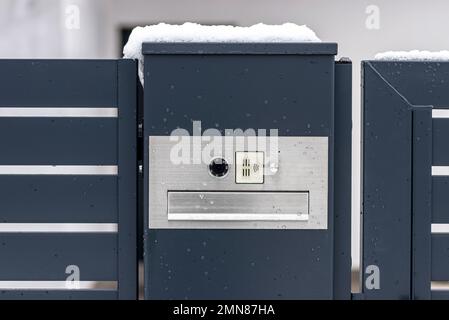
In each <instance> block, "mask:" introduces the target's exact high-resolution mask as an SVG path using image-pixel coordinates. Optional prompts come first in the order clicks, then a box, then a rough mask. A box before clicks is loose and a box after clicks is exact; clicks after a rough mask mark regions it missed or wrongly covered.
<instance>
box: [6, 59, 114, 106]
mask: <svg viewBox="0 0 449 320" xmlns="http://www.w3.org/2000/svg"><path fill="white" fill-rule="evenodd" d="M0 88H1V89H0V92H1V94H0V106H6V107H15V106H17V107H64V106H68V107H89V106H92V107H115V106H117V67H116V61H114V60H7V59H6V60H1V61H0Z"/></svg>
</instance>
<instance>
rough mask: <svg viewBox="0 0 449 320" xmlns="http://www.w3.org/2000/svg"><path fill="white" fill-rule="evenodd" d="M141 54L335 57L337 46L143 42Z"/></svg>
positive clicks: (310, 43)
mask: <svg viewBox="0 0 449 320" xmlns="http://www.w3.org/2000/svg"><path fill="white" fill-rule="evenodd" d="M142 53H143V54H145V55H148V54H245V55H246V54H261V55H270V54H282V55H287V54H295V55H299V54H302V55H336V54H337V44H336V43H326V42H296V43H162V42H145V43H143V45H142Z"/></svg>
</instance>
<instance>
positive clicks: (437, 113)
mask: <svg viewBox="0 0 449 320" xmlns="http://www.w3.org/2000/svg"><path fill="white" fill-rule="evenodd" d="M432 118H433V119H438V118H449V109H432Z"/></svg>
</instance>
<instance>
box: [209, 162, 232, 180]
mask: <svg viewBox="0 0 449 320" xmlns="http://www.w3.org/2000/svg"><path fill="white" fill-rule="evenodd" d="M209 171H210V173H211V174H212V175H213V176H214V177H224V176H225V175H226V174H227V173H228V171H229V165H228V163H227V162H226V160H225V159H223V158H215V159H213V160H212V161H211V162H210V164H209Z"/></svg>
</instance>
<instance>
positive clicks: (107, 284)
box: [0, 280, 118, 290]
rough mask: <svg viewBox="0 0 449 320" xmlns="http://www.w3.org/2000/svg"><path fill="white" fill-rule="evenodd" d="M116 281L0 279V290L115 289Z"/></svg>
mask: <svg viewBox="0 0 449 320" xmlns="http://www.w3.org/2000/svg"><path fill="white" fill-rule="evenodd" d="M117 288H118V283H117V281H78V282H76V283H74V282H72V281H15V280H13V281H0V290H117Z"/></svg>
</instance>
